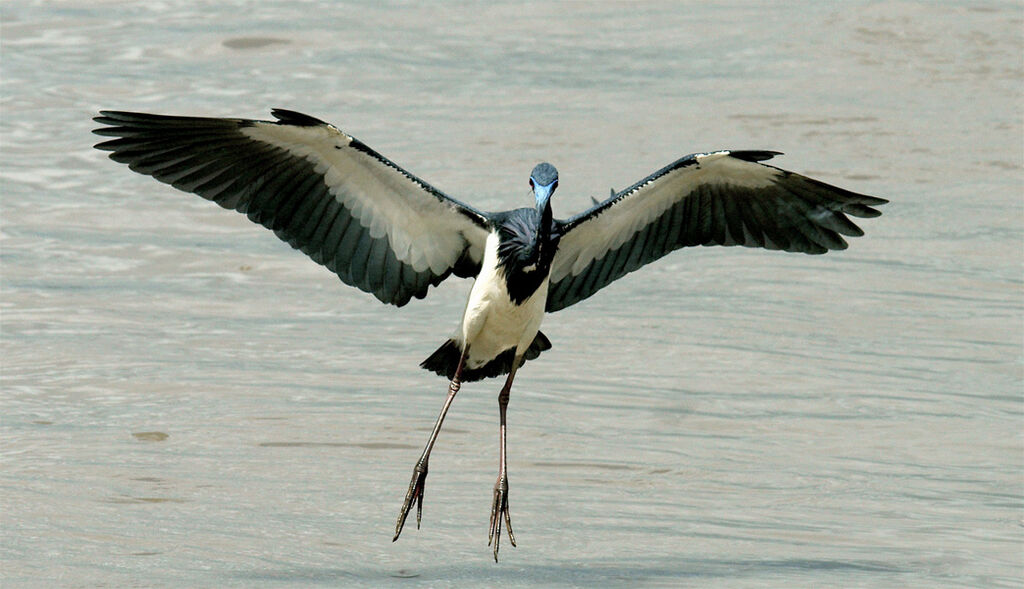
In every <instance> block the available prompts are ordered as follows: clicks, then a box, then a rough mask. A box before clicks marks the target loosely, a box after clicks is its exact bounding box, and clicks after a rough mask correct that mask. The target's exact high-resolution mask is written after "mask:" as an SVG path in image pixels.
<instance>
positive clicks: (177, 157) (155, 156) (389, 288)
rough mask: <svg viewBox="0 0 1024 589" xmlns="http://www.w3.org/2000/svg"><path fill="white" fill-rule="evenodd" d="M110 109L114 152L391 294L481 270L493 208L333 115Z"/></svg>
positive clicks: (106, 130) (415, 293)
mask: <svg viewBox="0 0 1024 589" xmlns="http://www.w3.org/2000/svg"><path fill="white" fill-rule="evenodd" d="M273 115H274V117H276V118H277V119H278V120H276V121H255V120H248V119H219V118H200V117H178V116H164V115H154V114H144V113H130V112H118V111H102V112H101V113H100V116H98V117H96V118H95V119H94V120H95V121H96V122H98V123H102V124H104V125H108V126H106V127H102V128H99V129H96V130H95V131H94V133H96V134H98V135H104V136H109V137H116V139H112V140H109V141H105V142H103V143H100V144H98V145H96V147H97V148H98V149H102V150H105V151H110V152H111V154H110V158H111V159H113V160H114V161H117V162H121V163H126V164H128V166H129V167H130V168H131V169H132V170H134V171H136V172H139V173H140V174H147V175H149V176H153V177H154V178H156V179H157V180H159V181H161V182H164V183H167V184H170V185H172V186H174V187H175V188H178V189H179V190H184V191H186V192H193V193H195V194H198V195H200V196H202V197H203V198H206V199H208V200H212V201H214V202H216V203H217V204H219V205H220V206H222V207H224V208H228V209H234V210H236V211H238V212H240V213H245V214H246V215H248V217H249V219H250V220H252V221H254V222H256V223H260V224H262V225H263V226H264V227H267V228H268V229H271V230H273V231H274V233H276V234H277V236H278V237H280V238H281V239H283V240H284V241H287V242H288V243H289V244H290V245H291V246H292V247H295V248H298V249H300V250H302V251H303V252H304V253H306V254H307V255H309V256H310V257H311V258H312V259H313V260H314V261H316V262H318V263H320V264H323V265H325V266H327V267H328V268H329V269H330V270H332V271H334V272H335V273H337V275H338V276H339V277H340V278H341V280H342V281H344V282H345V283H346V284H350V285H352V286H355V287H357V288H360V289H362V290H364V291H366V292H369V293H371V294H373V295H374V296H376V297H377V298H378V299H380V300H381V301H383V302H385V303H391V304H393V305H397V306H402V305H404V304H406V303H407V302H409V300H410V299H411V298H412V297H417V298H423V297H424V296H425V295H426V293H427V289H428V288H429V286H430V285H437V284H439V283H440V282H441V281H442V280H444V279H445V278H446V277H448V276H449V275H451V274H455V275H456V276H475V275H476V274H477V272H479V269H480V264H481V260H482V259H483V250H484V243H485V242H486V239H487V234H488V232H489V216H488V215H487V213H483V212H481V211H478V210H476V209H474V208H472V207H470V206H468V205H466V204H464V203H461V202H459V201H457V200H455V199H453V198H450V197H448V196H447V195H445V194H444V193H442V192H441V191H439V190H437V189H436V188H434V187H432V186H430V185H429V184H427V183H426V182H424V181H422V180H420V179H419V178H417V177H415V176H413V175H412V174H410V173H408V172H406V171H405V170H403V169H402V168H400V167H398V166H397V165H396V164H394V163H393V162H391V161H390V160H388V159H387V158H385V157H384V156H382V155H380V154H379V153H377V152H375V151H374V150H372V149H370V148H369V147H367V146H366V145H365V144H363V143H362V142H360V141H359V140H358V139H355V138H353V137H351V136H349V135H346V134H345V133H343V132H342V131H340V130H338V129H337V128H336V127H334V126H333V125H330V124H328V123H325V122H324V121H321V120H319V119H316V118H313V117H311V116H308V115H304V114H301V113H296V112H292V111H287V110H281V109H276V110H274V111H273Z"/></svg>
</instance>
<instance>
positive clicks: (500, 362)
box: [420, 331, 551, 382]
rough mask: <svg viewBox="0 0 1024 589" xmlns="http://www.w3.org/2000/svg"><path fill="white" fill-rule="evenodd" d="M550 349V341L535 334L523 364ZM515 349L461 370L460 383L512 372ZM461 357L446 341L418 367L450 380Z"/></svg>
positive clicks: (457, 349)
mask: <svg viewBox="0 0 1024 589" xmlns="http://www.w3.org/2000/svg"><path fill="white" fill-rule="evenodd" d="M550 349H551V340H549V339H548V338H547V336H546V335H544V334H543V333H541V332H539V331H538V332H537V335H536V337H534V338H533V343H531V344H530V347H529V348H527V350H526V353H525V354H523V362H526V361H527V360H533V359H534V358H536V357H537V356H540V353H541V352H543V351H544V350H550ZM515 352H516V350H515V348H509V349H507V350H505V351H504V352H502V353H501V354H498V356H497V357H496V358H494V359H492V360H491V361H489V362H487V363H486V364H484V365H483V366H479V367H477V368H463V369H462V376H461V377H460V380H461V381H462V382H473V381H475V380H483V379H485V378H490V377H492V376H501V375H502V374H508V373H509V372H510V371H511V370H512V362H513V361H514V360H515ZM461 357H462V348H461V347H460V346H459V344H458V342H456V341H455V340H453V339H449V340H446V341H445V342H444V343H443V344H441V347H440V348H438V349H437V350H435V351H434V353H433V354H431V355H430V357H429V358H427V359H426V360H424V361H423V362H420V367H421V368H425V369H427V370H429V371H431V372H434V373H436V374H439V375H441V376H444V377H446V378H448V379H451V378H452V377H454V376H455V369H456V368H458V367H459V358H461Z"/></svg>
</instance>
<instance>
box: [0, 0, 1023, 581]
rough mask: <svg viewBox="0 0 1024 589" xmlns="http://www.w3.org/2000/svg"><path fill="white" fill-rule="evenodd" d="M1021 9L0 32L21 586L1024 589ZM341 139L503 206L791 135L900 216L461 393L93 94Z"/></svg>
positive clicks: (695, 274)
mask: <svg viewBox="0 0 1024 589" xmlns="http://www.w3.org/2000/svg"><path fill="white" fill-rule="evenodd" d="M1022 10H1024V9H1022V5H1021V3H1019V2H965V1H950V2H910V1H907V2H859V1H851V2H842V3H831V2H810V1H805V2H800V1H794V2H786V3H760V2H727V3H706V2H642V3H632V2H573V3H565V4H553V3H531V2H497V3H471V2H444V3H442V4H436V3H434V4H431V6H429V7H428V6H420V5H417V4H414V3H406V2H382V3H372V4H370V3H367V4H362V3H348V2H344V3H343V2H319V3H305V2H280V1H268V2H260V3H252V4H249V3H242V2H180V1H150V2H121V1H103V2H74V1H67V2H64V1H57V2H28V1H24V0H7V1H5V2H4V3H3V4H2V5H0V17H2V23H3V27H2V37H0V38H2V55H0V67H2V86H0V89H2V102H0V107H2V110H0V141H2V143H0V149H2V163H0V204H2V212H0V231H2V236H0V237H2V239H0V264H2V265H0V322H2V323H0V354H2V361H0V369H2V393H0V404H2V406H0V456H2V464H0V508H2V513H0V518H2V519H0V524H2V536H0V585H2V586H3V587H5V588H7V587H97V586H106V587H129V586H132V587H277V586H280V587H291V586H316V585H319V586H343V587H344V586H367V587H376V586H394V587H447V586H453V587H454V586H466V587H487V586H502V587H526V586H578V587H603V586H620V587H634V586H666V587H669V586H672V587H674V586H693V587H708V586H723V587H772V586H774V587H820V586H844V587H1019V586H1021V585H1022V583H1024V581H1022V575H1024V527H1022V526H1024V479H1022V464H1024V443H1022V431H1024V418H1022V407H1024V403H1022V400H1024V393H1022V345H1024V340H1022V334H1024V312H1022V310H1024V305H1022V277H1024V266H1022V260H1024V239H1022V227H1024V174H1022V165H1024V155H1022V152H1024V148H1022V144H1024V135H1022V104H1024V102H1022V92H1021V87H1022V71H1024V67H1022V65H1024V64H1022V61H1024V57H1022V56H1024V43H1022V30H1024V27H1022V21H1024V19H1022ZM270 107H285V108H292V109H296V110H300V111H303V112H307V113H309V114H312V115H314V116H318V117H321V118H324V119H327V120H329V121H332V122H334V123H335V124H337V125H338V126H339V127H341V128H342V129H344V130H346V131H348V132H349V133H352V134H354V135H355V136H357V137H359V138H360V139H362V140H363V141H364V142H366V143H367V144H369V145H371V146H373V147H374V148H376V149H377V150H379V151H381V152H382V153H384V154H385V155H387V156H388V157H390V158H392V159H393V160H395V161H396V162H398V163H400V164H401V165H403V166H405V167H407V168H408V169H410V170H411V171H413V172H414V173H416V174H418V175H420V176H422V177H423V178H425V179H427V180H428V181H430V182H431V183H433V184H434V185H435V186H437V187H439V188H441V189H442V190H445V191H446V192H448V193H450V194H452V195H454V196H457V197H459V198H462V199H464V200H467V201H469V202H472V203H473V204H475V205H477V206H479V207H481V208H484V209H489V210H500V209H505V208H512V207H516V206H522V205H524V204H525V203H528V202H529V199H530V197H529V194H528V192H527V185H526V175H527V173H528V171H529V170H530V168H531V167H532V166H533V165H534V164H535V163H537V162H538V161H544V160H546V161H551V162H553V163H554V164H555V165H557V166H558V168H559V170H560V171H561V183H560V184H561V188H560V190H559V192H558V194H557V199H556V201H555V203H554V205H555V209H556V215H558V216H562V217H565V216H569V215H570V214H572V213H574V212H576V211H578V210H581V209H582V208H584V207H586V206H588V204H589V202H590V197H591V195H594V196H597V197H604V196H605V195H606V194H607V192H608V189H609V187H612V186H614V187H616V188H622V187H623V186H626V185H628V184H630V183H632V182H634V181H636V180H637V179H639V178H641V177H643V176H645V175H646V174H648V173H650V172H651V171H653V170H655V169H657V168H658V167H660V166H662V165H664V164H666V163H668V162H669V161H672V160H673V159H675V158H676V157H678V156H680V155H683V154H686V153H690V152H694V151H702V150H712V149H719V148H735V149H776V150H780V151H784V152H786V154H787V155H786V156H785V157H781V158H779V159H777V160H776V162H773V163H777V165H780V166H782V167H784V168H787V169H791V170H794V171H799V172H802V173H806V174H809V175H811V176H813V177H817V178H819V179H822V180H825V181H827V182H832V183H835V184H838V185H841V186H843V187H846V188H849V189H852V190H856V191H859V192H864V193H868V194H875V195H879V196H884V197H886V198H889V199H891V200H892V203H891V204H890V205H887V206H886V207H884V215H883V216H882V217H881V218H878V219H874V220H866V221H864V222H863V223H862V226H863V227H864V228H865V229H866V232H867V235H866V236H865V237H863V238H860V239H856V240H853V242H852V243H851V247H850V249H849V250H848V251H846V252H840V253H833V254H829V255H827V256H822V257H810V256H803V255H795V254H780V253H775V252H764V251H754V250H746V249H737V248H695V249H689V250H684V251H680V252H676V253H675V254H673V255H671V256H670V257H668V258H667V259H664V260H662V261H660V262H658V263H656V264H653V265H650V266H648V267H646V268H645V269H643V270H641V271H639V272H636V273H635V274H632V275H629V276H628V277H626V278H624V279H622V280H620V281H618V282H617V283H615V284H613V285H611V286H609V287H608V288H607V289H605V290H604V291H603V292H601V293H599V294H598V295H597V296H595V297H593V298H592V299H590V300H587V301H585V302H583V303H581V304H579V305H577V306H575V307H572V308H571V309H568V310H566V311H563V312H560V313H558V314H555V315H552V316H549V317H548V318H547V319H546V323H545V325H544V327H543V329H544V331H545V332H546V333H547V335H548V336H549V337H550V338H551V340H552V341H553V342H554V349H552V350H551V351H550V352H547V353H545V355H544V356H543V358H542V359H540V360H538V361H536V362H532V363H531V364H530V365H529V366H528V367H527V368H526V369H524V370H523V371H521V372H520V375H519V377H518V379H517V382H516V386H515V388H514V390H513V395H512V402H511V405H510V417H509V422H510V423H509V428H510V430H509V452H510V485H511V496H510V497H511V514H512V522H513V525H514V527H515V530H516V533H517V538H518V541H519V546H518V548H512V547H511V546H509V545H508V544H507V543H505V545H504V546H503V549H502V554H501V556H502V560H501V562H500V563H499V564H497V565H495V564H494V563H493V562H492V561H491V559H490V552H489V550H488V549H487V547H486V528H487V516H488V511H489V508H490V494H491V486H492V485H493V481H494V475H495V472H496V463H497V449H498V448H497V441H498V439H497V408H496V402H495V397H496V394H497V390H498V388H499V386H500V383H499V382H498V381H488V382H483V383H474V384H471V385H467V386H465V387H464V388H463V392H462V393H460V396H459V398H458V399H457V400H456V402H455V405H454V407H453V410H452V412H451V413H450V414H449V418H448V421H447V423H446V427H445V429H444V431H443V432H442V435H441V437H440V440H439V442H438V446H437V448H436V451H435V453H434V456H433V460H432V461H431V465H430V466H431V471H430V478H429V484H428V485H427V494H426V502H425V513H424V521H423V529H421V530H418V531H417V530H416V529H415V527H412V528H409V527H407V528H406V530H405V532H404V534H403V536H402V538H401V539H400V540H399V541H398V542H397V543H394V544H392V542H391V534H392V530H393V526H394V521H395V517H396V515H397V510H398V507H399V505H400V502H401V498H402V496H403V494H404V492H405V488H406V486H407V484H408V480H409V475H410V473H411V468H412V465H413V462H414V461H415V459H416V457H417V456H418V455H419V452H420V449H421V447H422V444H423V443H424V441H425V439H426V436H427V434H428V432H429V428H430V425H431V424H432V421H433V419H434V417H435V415H436V412H437V410H438V409H439V408H440V405H441V402H442V400H443V395H444V391H445V386H446V384H445V383H444V382H442V381H441V380H440V379H438V378H437V377H435V376H433V375H430V374H428V373H426V372H425V371H422V370H420V369H419V368H418V367H417V363H418V362H419V361H420V360H421V359H422V358H424V357H425V356H426V355H428V354H429V353H430V352H431V351H432V350H433V349H434V348H435V347H436V346H437V345H438V344H440V343H441V341H442V340H443V339H444V337H445V336H446V335H447V334H448V333H449V332H450V331H451V330H452V329H453V328H454V326H455V325H456V323H457V321H458V318H459V315H460V313H461V311H462V306H463V305H464V302H465V296H466V294H467V292H468V289H469V286H470V283H469V282H468V281H458V280H452V281H450V282H449V283H446V284H444V285H442V286H441V287H440V288H438V289H436V290H435V291H433V292H432V293H431V295H430V296H429V297H428V298H427V299H425V300H423V301H414V303H413V304H410V305H409V306H407V307H405V308H403V309H401V310H396V309H394V308H392V307H386V306H384V305H381V304H379V303H377V302H376V301H375V300H374V299H373V298H372V297H370V296H369V295H366V294H364V293H361V292H359V291H357V290H355V289H353V288H350V287H347V286H345V285H343V284H341V283H340V282H339V281H338V280H337V278H336V277H334V276H333V275H332V274H331V273H330V272H328V271H326V270H325V269H323V268H322V267H319V266H317V265H316V264H314V263H312V262H310V261H309V260H308V259H306V258H305V257H304V256H302V255H301V254H299V253H297V252H295V251H292V250H291V249H290V248H288V247H287V246H286V245H284V244H282V243H281V242H279V241H278V240H277V239H276V238H275V237H274V236H273V235H272V234H270V233H269V232H268V231H266V230H264V229H262V228H259V227H257V226H254V225H252V224H250V223H249V222H248V221H247V220H245V219H244V217H242V216H241V215H237V214H234V213H230V212H227V211H224V210H221V209H219V208H218V207H216V206H215V205H212V204H211V203H208V202H205V201H203V200H202V199H200V198H197V197H195V196H191V195H187V194H183V193H179V192H177V191H175V190H173V189H171V188H169V187H166V186H163V185H161V184H159V183H157V182H155V181H153V180H152V179H149V178H145V177H142V176H138V175H135V174H132V173H130V172H129V171H128V170H127V169H126V168H125V167H124V166H120V165H117V164H114V163H113V162H111V161H109V160H107V159H106V158H105V157H104V154H102V153H100V152H98V151H96V150H93V149H92V147H91V145H92V144H93V143H94V142H96V141H97V138H96V137H95V136H92V135H91V134H90V129H92V128H93V127H94V126H95V125H94V124H93V123H92V122H91V121H90V117H91V116H93V115H94V114H95V112H96V111H97V110H98V109H100V108H113V109H134V110H143V111H152V112H162V113H174V114H197V115H213V116H243V117H258V118H266V117H267V116H268V115H269V113H268V109H269V108H270Z"/></svg>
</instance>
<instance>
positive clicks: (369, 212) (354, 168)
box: [240, 122, 487, 274]
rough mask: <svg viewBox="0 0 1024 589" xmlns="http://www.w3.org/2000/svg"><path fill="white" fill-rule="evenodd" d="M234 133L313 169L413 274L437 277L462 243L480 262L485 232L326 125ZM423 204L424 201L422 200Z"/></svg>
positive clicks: (266, 126)
mask: <svg viewBox="0 0 1024 589" xmlns="http://www.w3.org/2000/svg"><path fill="white" fill-rule="evenodd" d="M240 131H241V132H242V133H243V134H245V135H246V136H248V137H250V138H251V139H254V140H256V141H260V142H263V143H269V144H271V145H275V146H277V147H280V148H282V149H285V150H287V151H288V152H290V153H292V154H295V155H297V156H299V157H302V158H305V159H307V160H309V161H310V162H312V163H314V164H315V165H316V172H317V173H319V174H322V175H323V177H324V182H325V184H327V187H328V188H329V190H330V192H331V194H332V195H334V197H335V198H336V199H338V201H339V202H341V203H343V204H344V205H345V207H346V208H347V209H349V211H350V212H351V214H352V216H353V217H354V218H356V219H358V220H359V223H360V224H361V225H362V226H363V227H366V228H367V229H368V230H369V232H370V236H371V237H374V238H380V237H383V236H385V235H387V238H388V243H389V244H390V246H391V249H392V251H393V252H394V254H395V257H396V258H398V260H400V261H402V262H404V263H406V264H409V265H410V266H412V268H413V269H414V270H416V271H417V272H422V271H424V270H426V269H427V268H430V270H431V271H432V272H433V273H435V274H443V273H444V272H445V270H446V269H448V268H450V267H452V265H454V264H455V262H456V260H457V259H458V256H459V255H461V253H462V251H463V246H464V243H465V242H466V241H468V242H469V243H470V255H471V256H472V257H473V259H474V261H478V260H480V259H481V257H482V256H483V244H484V241H485V239H486V236H487V231H486V230H484V229H483V228H482V227H480V226H479V225H476V224H474V223H473V222H472V221H470V220H469V219H467V218H465V217H463V216H462V215H457V214H451V213H452V212H453V211H454V209H453V206H452V205H451V204H450V203H448V202H444V201H442V200H439V199H438V198H437V197H435V195H433V194H431V193H430V192H429V191H428V190H427V189H426V188H424V187H423V186H421V185H419V184H418V183H417V182H416V181H414V180H413V179H411V178H409V177H408V176H406V175H405V174H403V173H402V172H401V171H400V170H398V169H396V168H394V167H392V166H389V165H387V164H386V163H384V162H382V161H380V160H378V159H376V158H374V157H373V156H371V155H370V154H368V153H366V152H364V151H361V150H359V149H356V148H354V147H352V141H353V138H352V137H350V136H349V135H347V134H345V133H343V132H341V131H340V130H339V129H338V128H336V127H334V126H332V125H320V126H303V127H298V126H291V125H277V124H273V123H264V122H256V123H255V124H254V125H252V126H250V127H243V128H241V129H240ZM425 196H426V197H427V198H424V197H425Z"/></svg>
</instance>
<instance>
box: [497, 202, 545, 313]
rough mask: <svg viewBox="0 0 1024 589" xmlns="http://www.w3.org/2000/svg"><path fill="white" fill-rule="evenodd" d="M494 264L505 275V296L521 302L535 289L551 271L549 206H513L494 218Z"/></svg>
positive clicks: (518, 302) (517, 302) (515, 301)
mask: <svg viewBox="0 0 1024 589" xmlns="http://www.w3.org/2000/svg"><path fill="white" fill-rule="evenodd" d="M496 225H497V228H498V267H499V268H500V269H501V270H502V272H503V273H504V277H505V287H506V289H507V290H508V294H509V298H511V299H512V302H514V303H516V304H517V305H519V304H522V303H523V302H524V301H526V299H528V298H530V296H531V295H533V293H535V292H537V289H538V288H540V285H541V284H542V283H543V282H544V280H545V279H546V278H547V276H548V274H550V273H551V261H552V260H553V259H554V257H555V251H556V250H557V249H558V236H557V235H554V232H553V221H552V219H551V208H550V207H547V209H546V210H545V211H543V212H542V211H538V210H537V209H516V210H514V211H508V212H507V213H505V214H504V215H502V216H501V217H499V218H497V219H496Z"/></svg>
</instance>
